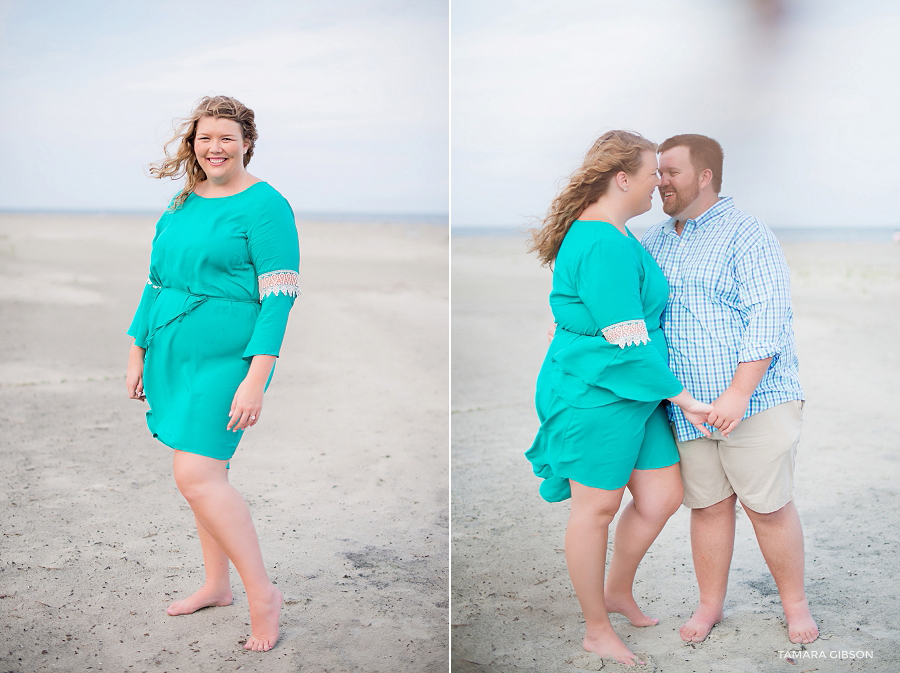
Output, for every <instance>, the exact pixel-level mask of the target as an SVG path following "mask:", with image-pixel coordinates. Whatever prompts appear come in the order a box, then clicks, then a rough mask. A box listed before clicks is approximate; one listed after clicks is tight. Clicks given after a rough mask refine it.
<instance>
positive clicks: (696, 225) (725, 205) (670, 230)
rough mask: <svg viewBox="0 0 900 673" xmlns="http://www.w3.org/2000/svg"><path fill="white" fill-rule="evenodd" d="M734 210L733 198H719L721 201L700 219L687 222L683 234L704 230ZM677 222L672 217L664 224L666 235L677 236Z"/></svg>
mask: <svg viewBox="0 0 900 673" xmlns="http://www.w3.org/2000/svg"><path fill="white" fill-rule="evenodd" d="M732 208H734V199H733V198H732V197H730V196H722V197H719V200H718V201H716V203H715V204H713V206H712V207H711V208H709V209H707V210H706V212H704V213H703V214H701V215H700V217H698V218H696V219H693V220H687V221H686V222H685V223H684V228H683V229H682V232H684V231H687V230H688V229H693V230H697V229H702V228H703V227H705V226H706V225H707V224H709V223H710V222H712V221H713V220H715V219H716V218H718V217H720V216H722V215H724V214H725V212H726V211H728V210H731V209H732ZM675 222H677V220H676V219H675V218H674V217H670V218H669V219H668V220H667V221H666V222H665V224H663V231H664V232H666V234H674V235H676V236H677V234H676V233H675Z"/></svg>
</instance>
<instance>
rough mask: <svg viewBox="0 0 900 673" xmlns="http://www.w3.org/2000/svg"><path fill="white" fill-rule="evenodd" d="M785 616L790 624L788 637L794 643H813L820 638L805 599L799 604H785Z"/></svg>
mask: <svg viewBox="0 0 900 673" xmlns="http://www.w3.org/2000/svg"><path fill="white" fill-rule="evenodd" d="M781 607H782V608H784V616H785V617H786V618H787V623H788V637H789V638H790V639H791V642H792V643H811V642H813V641H814V640H815V639H816V638H818V637H819V628H818V627H817V626H816V621H815V620H814V619H813V617H812V613H811V612H810V611H809V603H808V602H807V601H806V599H805V598H804V599H803V600H802V601H799V602H797V603H784V602H782V604H781Z"/></svg>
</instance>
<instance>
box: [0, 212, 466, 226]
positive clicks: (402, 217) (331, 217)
mask: <svg viewBox="0 0 900 673" xmlns="http://www.w3.org/2000/svg"><path fill="white" fill-rule="evenodd" d="M162 212H163V211H162V209H160V210H99V209H98V210H90V209H87V210H14V209H10V210H6V209H2V208H0V215H24V216H28V217H31V216H47V215H61V216H65V217H81V216H90V217H154V218H155V217H159V216H160V215H161V214H162ZM294 214H295V217H296V219H297V221H298V222H334V223H353V224H368V223H371V224H382V223H392V224H430V225H435V226H443V227H446V226H449V221H450V218H449V216H448V215H446V214H441V213H364V212H363V213H343V212H330V213H322V212H304V211H295V213H294Z"/></svg>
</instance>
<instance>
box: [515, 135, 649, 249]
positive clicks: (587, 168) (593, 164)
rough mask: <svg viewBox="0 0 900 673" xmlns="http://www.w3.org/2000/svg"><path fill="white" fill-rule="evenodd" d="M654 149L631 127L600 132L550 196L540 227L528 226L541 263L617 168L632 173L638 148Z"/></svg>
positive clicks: (639, 159)
mask: <svg viewBox="0 0 900 673" xmlns="http://www.w3.org/2000/svg"><path fill="white" fill-rule="evenodd" d="M645 151H650V152H653V153H655V152H656V143H654V142H651V141H649V140H647V139H646V138H644V137H643V136H642V135H640V134H639V133H632V132H631V131H608V132H607V133H604V134H603V135H602V136H600V137H599V138H598V139H597V141H596V142H595V143H594V144H593V145H592V146H591V148H590V149H589V150H588V151H587V154H585V155H584V163H582V165H581V168H579V169H578V170H576V171H575V172H574V173H573V174H572V176H571V177H570V178H569V184H567V185H566V186H565V187H564V188H563V190H562V191H561V192H560V193H559V194H558V195H557V197H556V198H555V199H553V203H552V204H551V205H550V211H549V212H548V213H547V216H546V217H544V219H543V223H542V225H541V227H539V228H535V229H532V230H531V247H530V248H529V249H528V252H537V253H538V259H539V260H540V262H541V266H548V265H550V264H552V263H553V260H555V259H556V254H557V253H558V252H559V246H560V245H562V242H563V238H565V236H566V233H567V232H568V231H569V227H570V226H572V222H574V221H575V220H576V218H577V217H578V216H579V215H580V214H581V211H583V210H584V209H585V208H587V207H588V206H589V205H591V204H592V203H594V201H596V200H597V199H599V198H600V197H601V196H603V195H604V194H605V193H606V190H607V188H608V187H609V183H610V180H612V179H613V178H614V177H615V176H616V175H617V174H618V173H619V171H625V173H627V174H628V175H634V174H635V173H637V172H638V170H639V169H640V167H641V162H642V160H643V157H642V156H641V153H642V152H645Z"/></svg>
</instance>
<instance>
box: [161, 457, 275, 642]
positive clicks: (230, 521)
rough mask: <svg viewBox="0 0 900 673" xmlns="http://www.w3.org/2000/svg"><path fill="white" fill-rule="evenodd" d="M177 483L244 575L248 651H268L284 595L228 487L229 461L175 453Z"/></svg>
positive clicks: (243, 509) (244, 509)
mask: <svg viewBox="0 0 900 673" xmlns="http://www.w3.org/2000/svg"><path fill="white" fill-rule="evenodd" d="M174 471H175V482H176V483H177V484H178V489H179V490H180V491H181V493H182V495H184V497H185V499H186V500H187V501H188V504H189V505H190V506H191V509H192V510H193V511H194V516H195V517H196V518H197V521H198V522H200V525H202V527H203V529H204V530H206V532H208V533H209V535H210V536H211V537H212V539H213V540H214V541H215V542H216V544H217V545H218V546H219V547H220V548H221V549H222V550H223V551H224V552H225V554H226V556H227V557H228V558H229V559H230V560H231V562H232V563H233V564H234V567H235V569H236V570H237V571H238V574H239V575H240V576H241V581H242V582H243V583H244V589H245V590H246V591H247V601H248V602H249V604H250V631H251V635H250V637H249V638H248V639H247V643H246V644H245V645H244V648H245V649H248V650H254V651H256V652H263V651H267V650H269V649H271V648H272V646H274V645H275V641H276V640H278V615H279V613H280V612H281V604H282V596H281V592H280V591H279V590H278V587H276V586H275V585H274V584H272V582H271V581H269V576H268V574H267V573H266V568H265V565H264V564H263V560H262V553H261V552H260V549H259V540H258V539H257V537H256V529H255V528H254V527H253V521H252V520H251V518H250V510H249V509H248V508H247V504H246V503H245V502H244V499H243V498H242V497H241V494H240V493H238V492H237V489H235V488H234V487H233V486H232V485H231V484H230V483H228V475H227V470H226V469H225V461H223V460H215V459H213V458H207V457H206V456H198V455H196V454H192V453H186V452H184V451H175V459H174Z"/></svg>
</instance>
